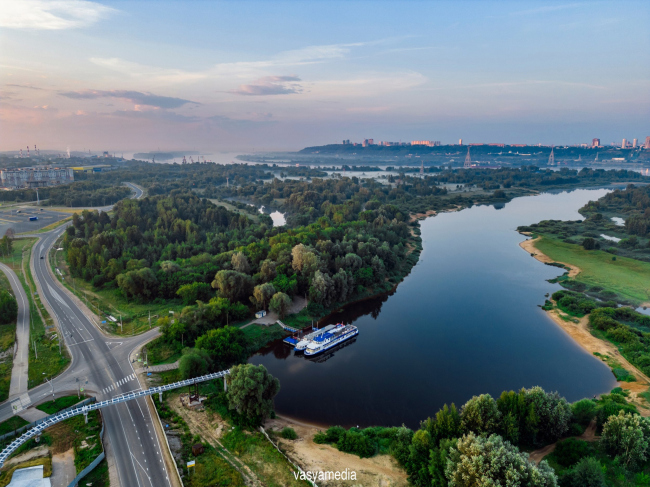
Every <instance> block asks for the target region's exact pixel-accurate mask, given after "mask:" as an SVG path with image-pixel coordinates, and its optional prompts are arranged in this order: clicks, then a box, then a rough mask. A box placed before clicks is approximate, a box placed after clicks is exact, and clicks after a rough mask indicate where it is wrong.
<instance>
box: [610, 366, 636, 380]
mask: <svg viewBox="0 0 650 487" xmlns="http://www.w3.org/2000/svg"><path fill="white" fill-rule="evenodd" d="M612 372H613V373H614V376H615V377H616V380H617V381H619V382H634V381H636V378H635V377H634V376H633V375H632V374H631V373H630V372H629V371H628V370H626V369H621V368H615V369H612Z"/></svg>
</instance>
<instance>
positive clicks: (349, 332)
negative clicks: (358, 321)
mask: <svg viewBox="0 0 650 487" xmlns="http://www.w3.org/2000/svg"><path fill="white" fill-rule="evenodd" d="M358 334H359V329H358V328H357V327H356V326H354V325H344V324H342V323H341V324H338V325H336V327H335V328H334V329H332V330H329V331H326V332H321V333H319V334H318V335H316V336H315V337H314V338H313V339H312V340H311V341H310V342H309V344H308V345H307V348H306V349H305V356H313V355H318V354H319V353H322V352H324V351H325V350H329V349H330V348H332V347H335V346H337V345H338V344H340V343H343V342H344V341H346V340H349V339H350V338H352V337H354V336H356V335H358Z"/></svg>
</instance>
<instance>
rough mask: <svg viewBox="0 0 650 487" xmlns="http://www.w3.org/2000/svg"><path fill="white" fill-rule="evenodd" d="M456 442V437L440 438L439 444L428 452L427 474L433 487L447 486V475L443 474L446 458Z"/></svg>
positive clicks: (455, 445)
mask: <svg viewBox="0 0 650 487" xmlns="http://www.w3.org/2000/svg"><path fill="white" fill-rule="evenodd" d="M457 444H458V439H457V438H453V439H445V440H440V445H439V446H438V447H437V448H433V449H431V451H430V452H429V475H431V485H432V486H433V487H447V477H446V476H445V468H446V467H447V459H448V458H449V451H450V450H451V449H452V448H456V447H457Z"/></svg>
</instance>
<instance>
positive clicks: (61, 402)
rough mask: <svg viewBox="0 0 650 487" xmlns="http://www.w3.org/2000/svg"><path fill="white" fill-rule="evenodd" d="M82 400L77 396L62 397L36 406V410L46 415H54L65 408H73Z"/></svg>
mask: <svg viewBox="0 0 650 487" xmlns="http://www.w3.org/2000/svg"><path fill="white" fill-rule="evenodd" d="M83 399H84V398H83V396H82V397H81V398H79V396H63V397H59V398H57V399H56V400H55V401H47V402H44V403H43V404H40V405H38V406H36V409H40V410H41V411H43V412H44V413H47V414H55V413H58V412H59V411H62V410H63V409H65V408H69V407H70V406H74V405H75V404H77V403H78V402H80V401H83Z"/></svg>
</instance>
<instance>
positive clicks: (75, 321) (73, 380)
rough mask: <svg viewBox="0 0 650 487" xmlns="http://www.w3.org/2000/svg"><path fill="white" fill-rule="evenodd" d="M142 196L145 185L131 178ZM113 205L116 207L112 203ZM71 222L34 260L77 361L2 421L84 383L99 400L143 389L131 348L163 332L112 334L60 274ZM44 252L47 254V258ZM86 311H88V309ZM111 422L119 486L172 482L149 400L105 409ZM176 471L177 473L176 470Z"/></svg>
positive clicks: (1, 414)
mask: <svg viewBox="0 0 650 487" xmlns="http://www.w3.org/2000/svg"><path fill="white" fill-rule="evenodd" d="M127 184H128V185H129V186H131V188H132V189H133V190H134V192H135V196H136V197H141V196H142V190H141V189H139V188H138V187H136V186H135V185H131V184H130V183H127ZM108 209H110V208H108ZM68 225H69V224H66V225H62V226H61V227H59V228H57V229H56V230H53V231H51V232H48V233H44V234H41V235H40V240H39V241H38V242H37V243H36V244H35V245H34V249H33V252H32V265H33V271H34V280H35V281H36V285H37V288H38V292H39V293H40V296H41V299H42V301H43V302H44V303H45V305H46V306H47V307H48V310H49V311H50V313H51V314H52V317H53V318H54V319H55V320H56V321H57V322H58V327H59V330H60V332H61V333H62V334H63V336H64V339H65V343H66V345H67V346H68V349H69V350H70V353H71V356H72V363H71V365H70V367H68V369H66V370H65V372H63V373H62V374H61V375H60V376H59V377H56V378H54V379H53V380H52V386H50V384H49V383H44V384H42V385H40V386H37V387H35V388H33V389H32V390H30V391H29V392H26V393H24V394H22V395H20V396H18V397H16V396H13V397H10V399H9V400H8V401H6V402H5V403H3V404H1V405H0V421H4V420H6V419H8V418H9V417H10V416H11V415H12V414H15V412H17V411H20V410H22V409H24V408H27V407H29V406H30V404H37V403H39V402H42V401H43V399H44V398H45V397H47V396H50V395H51V394H52V392H51V390H52V389H51V388H52V387H53V390H54V391H55V395H57V396H61V395H68V394H74V393H77V391H78V390H79V388H80V387H83V388H84V389H85V392H87V393H90V394H92V395H95V396H96V397H97V399H98V400H103V399H109V398H111V397H113V396H116V395H120V394H124V393H128V392H131V391H134V390H139V389H140V385H139V382H138V380H137V378H136V376H135V372H134V370H133V366H132V365H131V363H130V361H129V355H130V353H131V352H132V351H133V350H134V349H135V348H136V347H138V346H139V345H141V344H142V343H144V342H145V341H148V340H149V339H150V338H152V337H154V336H157V334H158V331H157V330H155V329H154V330H150V331H148V332H146V333H144V334H142V335H139V336H136V337H128V338H127V337H108V336H106V335H104V334H103V333H102V332H101V331H100V330H99V329H98V328H97V326H96V325H95V323H93V320H94V319H96V318H95V317H94V316H93V315H92V314H91V312H90V311H89V310H88V309H87V308H85V306H84V305H83V304H82V303H81V302H80V301H79V300H78V298H76V297H73V296H72V295H71V293H69V291H67V290H66V289H63V288H62V286H60V284H59V283H58V282H57V280H56V279H55V278H54V276H53V274H52V272H51V269H50V268H49V260H48V258H47V256H48V251H49V249H50V248H51V247H52V246H53V245H54V243H55V242H56V240H57V239H58V237H59V236H60V235H61V234H62V233H63V232H64V231H65V228H66V227H67V226H68ZM41 256H43V257H44V258H43V259H41ZM84 311H85V313H87V314H84ZM103 417H104V421H105V427H106V430H105V441H104V443H105V444H108V445H109V446H110V450H109V453H112V456H113V459H114V461H115V466H116V470H117V477H118V479H117V480H118V482H119V485H121V486H123V487H136V486H137V487H154V486H155V487H163V486H171V485H172V483H171V482H170V472H168V471H167V468H166V465H165V462H164V459H163V456H162V450H161V447H162V445H161V444H160V441H159V439H158V437H157V435H156V430H155V429H154V426H153V421H154V419H153V418H152V416H151V413H150V410H149V407H148V405H147V403H146V399H144V398H142V399H137V400H133V401H129V402H125V403H120V404H118V405H115V406H111V407H108V408H106V409H104V411H103ZM172 475H173V473H172Z"/></svg>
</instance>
